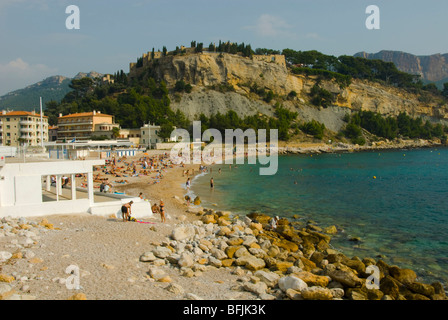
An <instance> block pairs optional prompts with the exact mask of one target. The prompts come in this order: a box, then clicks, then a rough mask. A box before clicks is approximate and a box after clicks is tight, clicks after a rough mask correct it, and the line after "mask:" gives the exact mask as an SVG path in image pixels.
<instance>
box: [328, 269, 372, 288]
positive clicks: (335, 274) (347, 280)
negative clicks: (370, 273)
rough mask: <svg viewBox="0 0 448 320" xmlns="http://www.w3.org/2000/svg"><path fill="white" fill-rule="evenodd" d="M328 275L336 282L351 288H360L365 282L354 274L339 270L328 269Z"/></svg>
mask: <svg viewBox="0 0 448 320" xmlns="http://www.w3.org/2000/svg"><path fill="white" fill-rule="evenodd" d="M327 275H328V276H329V277H330V278H331V279H333V280H334V281H337V282H339V283H341V284H342V285H344V286H345V287H349V288H355V287H360V286H362V284H363V283H364V282H365V281H363V280H362V279H360V278H359V277H358V276H357V275H355V274H354V273H353V272H350V271H347V270H341V269H337V268H327Z"/></svg>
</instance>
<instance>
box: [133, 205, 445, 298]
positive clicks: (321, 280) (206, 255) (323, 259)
mask: <svg viewBox="0 0 448 320" xmlns="http://www.w3.org/2000/svg"><path fill="white" fill-rule="evenodd" d="M190 212H193V213H195V214H196V215H198V216H200V220H198V221H195V222H193V223H188V224H183V225H180V226H178V227H176V228H175V229H174V230H173V232H172V234H171V236H170V241H168V242H165V243H164V244H163V245H160V246H157V247H156V248H155V249H154V250H153V251H148V252H145V253H144V254H142V256H141V257H140V260H141V261H145V262H149V263H152V264H156V265H157V264H160V263H158V262H157V261H159V260H160V259H164V261H166V262H167V263H170V264H172V265H173V266H175V267H178V268H180V269H181V270H182V273H183V274H184V275H185V276H187V277H191V276H194V275H195V272H196V271H197V270H200V269H201V268H204V266H207V265H209V266H213V267H216V268H232V269H233V270H232V272H233V273H234V274H237V275H240V276H241V278H240V279H239V280H240V281H239V283H238V284H236V285H235V287H234V290H245V291H249V292H251V293H253V294H254V295H256V296H257V297H258V298H260V299H269V300H274V299H291V300H342V299H350V300H446V299H447V296H446V294H445V291H444V288H443V286H442V284H441V283H439V282H436V283H432V284H424V283H421V282H418V281H417V275H416V273H415V272H414V271H412V270H410V269H402V268H399V267H398V266H389V265H387V264H386V263H385V262H384V261H382V260H375V259H373V258H363V259H361V258H359V257H352V258H349V257H346V256H345V255H344V254H342V253H340V252H338V251H336V250H334V249H332V248H331V246H330V240H331V236H330V234H333V233H335V232H337V230H336V227H335V226H330V227H327V228H325V229H322V228H321V227H319V226H316V225H312V224H307V225H306V226H303V227H301V228H299V229H298V228H296V227H295V226H294V225H293V224H292V223H291V222H290V221H288V220H287V219H285V218H282V219H280V220H279V222H278V226H277V227H276V228H275V230H272V229H271V227H270V224H269V221H270V220H271V217H269V216H267V215H264V214H257V213H253V214H249V215H248V216H246V217H244V218H243V219H238V218H232V217H231V213H230V212H225V211H218V212H215V211H214V210H212V209H201V208H199V209H196V210H190ZM162 264H163V263H162ZM371 265H373V266H376V267H378V270H379V272H380V274H379V279H378V284H379V286H378V287H377V288H372V286H369V287H368V286H367V285H368V283H370V282H369V280H368V278H369V277H370V276H371V275H372V273H371V272H368V271H367V270H368V267H369V266H371ZM152 270H153V271H152V273H153V274H154V275H155V277H157V273H158V272H157V271H156V270H157V268H156V267H155V268H154V269H152Z"/></svg>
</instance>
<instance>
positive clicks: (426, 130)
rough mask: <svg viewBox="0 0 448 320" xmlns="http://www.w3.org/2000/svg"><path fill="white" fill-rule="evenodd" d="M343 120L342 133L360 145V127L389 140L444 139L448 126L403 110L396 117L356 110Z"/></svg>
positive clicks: (363, 140) (361, 139) (362, 138)
mask: <svg viewBox="0 0 448 320" xmlns="http://www.w3.org/2000/svg"><path fill="white" fill-rule="evenodd" d="M345 121H347V125H346V126H345V129H344V130H343V131H342V133H343V134H344V135H345V136H346V137H347V138H349V139H351V140H352V142H353V143H357V144H360V145H362V144H364V143H365V139H364V137H363V135H362V129H365V130H367V131H368V132H370V133H371V134H374V135H376V136H378V137H381V138H386V139H390V140H393V139H395V138H399V137H403V138H410V139H419V138H420V139H432V138H439V139H441V140H442V141H446V139H447V137H446V132H448V128H447V127H446V126H442V125H441V124H440V123H438V124H432V123H431V122H430V121H428V120H426V121H425V120H424V119H423V118H421V117H418V118H412V117H410V116H409V115H407V114H406V113H405V112H401V113H400V114H399V115H398V116H397V117H391V116H388V117H384V116H382V115H381V114H379V113H376V112H372V111H358V112H356V113H354V114H352V115H351V116H349V115H347V116H346V118H345Z"/></svg>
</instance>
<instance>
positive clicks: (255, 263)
mask: <svg viewBox="0 0 448 320" xmlns="http://www.w3.org/2000/svg"><path fill="white" fill-rule="evenodd" d="M235 264H236V265H238V266H244V267H246V268H247V269H249V270H251V271H257V270H260V269H263V268H264V267H265V266H266V263H265V262H264V260H263V259H260V258H256V257H254V256H252V255H250V254H249V255H244V256H242V257H240V258H238V259H236V261H235Z"/></svg>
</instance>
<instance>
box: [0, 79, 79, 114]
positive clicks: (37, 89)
mask: <svg viewBox="0 0 448 320" xmlns="http://www.w3.org/2000/svg"><path fill="white" fill-rule="evenodd" d="M53 78H54V79H56V78H57V77H50V78H47V79H45V80H43V81H41V82H38V83H36V84H34V85H31V86H28V87H26V88H23V89H19V90H15V91H13V92H10V93H8V94H6V95H4V96H2V97H0V108H2V109H12V110H22V111H32V110H36V111H38V110H39V100H40V97H42V98H43V100H44V102H45V101H51V100H54V101H58V102H59V101H61V99H62V98H63V97H64V96H65V95H66V94H67V93H68V92H70V90H71V89H70V88H69V84H70V79H68V78H66V79H64V80H62V81H60V82H59V81H54V80H53Z"/></svg>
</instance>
